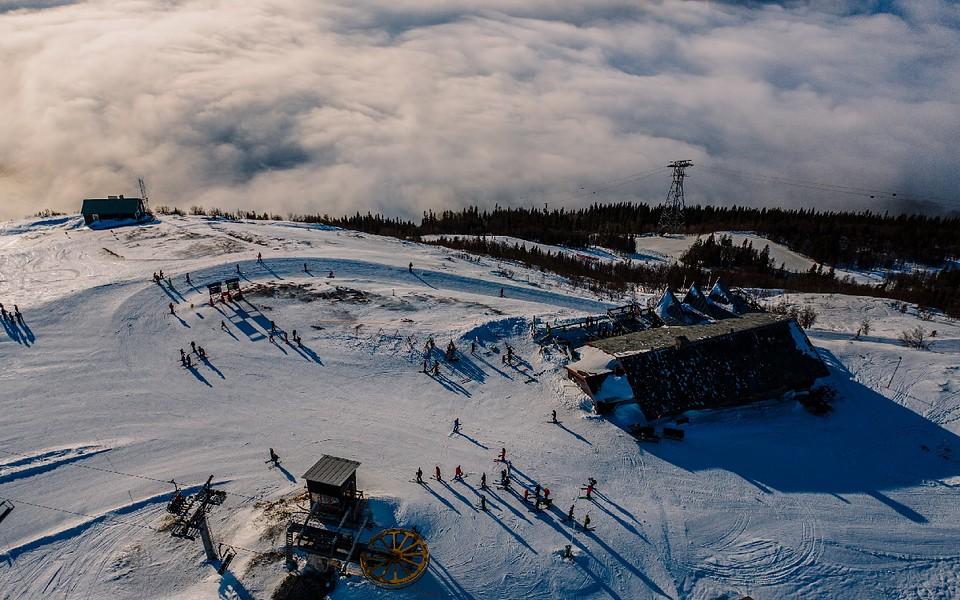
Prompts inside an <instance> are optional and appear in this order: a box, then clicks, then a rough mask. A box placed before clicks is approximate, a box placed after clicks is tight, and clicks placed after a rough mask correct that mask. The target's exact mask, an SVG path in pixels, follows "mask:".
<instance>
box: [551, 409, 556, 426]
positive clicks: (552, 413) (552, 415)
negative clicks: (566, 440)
mask: <svg viewBox="0 0 960 600" xmlns="http://www.w3.org/2000/svg"><path fill="white" fill-rule="evenodd" d="M550 418H551V420H552V421H553V422H554V423H557V422H558V421H557V411H556V410H554V411H553V412H551V413H550Z"/></svg>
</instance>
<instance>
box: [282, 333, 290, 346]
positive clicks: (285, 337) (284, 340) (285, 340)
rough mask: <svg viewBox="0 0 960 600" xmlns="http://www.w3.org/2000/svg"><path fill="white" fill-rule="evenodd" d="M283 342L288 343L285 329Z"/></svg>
mask: <svg viewBox="0 0 960 600" xmlns="http://www.w3.org/2000/svg"><path fill="white" fill-rule="evenodd" d="M283 343H284V344H289V343H290V340H289V339H288V338H287V332H286V331H284V332H283Z"/></svg>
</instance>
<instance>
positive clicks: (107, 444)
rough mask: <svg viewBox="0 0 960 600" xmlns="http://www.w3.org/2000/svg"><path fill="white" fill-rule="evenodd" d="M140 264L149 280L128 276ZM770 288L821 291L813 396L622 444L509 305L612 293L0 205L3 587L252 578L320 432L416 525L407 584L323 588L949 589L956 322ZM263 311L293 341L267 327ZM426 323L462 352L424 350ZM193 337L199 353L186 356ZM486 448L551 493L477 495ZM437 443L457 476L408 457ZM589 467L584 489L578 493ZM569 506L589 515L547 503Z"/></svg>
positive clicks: (954, 572)
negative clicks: (183, 529) (418, 477)
mask: <svg viewBox="0 0 960 600" xmlns="http://www.w3.org/2000/svg"><path fill="white" fill-rule="evenodd" d="M754 244H755V245H756V244H757V242H754ZM653 250H655V251H656V252H658V253H660V254H662V255H663V256H671V254H670V253H671V252H673V251H672V250H670V249H666V248H656V249H653ZM258 253H262V255H263V261H264V262H263V263H262V264H261V263H258V262H257V260H256V257H257V254H258ZM801 258H802V257H801ZM798 260H799V259H798ZM410 263H412V264H413V268H412V270H411V269H410V268H409V265H410ZM238 265H239V267H240V277H241V285H242V287H243V290H244V292H245V300H243V301H241V302H238V303H230V304H217V305H216V306H214V307H211V306H210V305H209V304H208V303H207V299H208V295H207V289H206V287H205V285H206V284H207V283H212V282H217V281H223V280H225V279H227V278H230V277H233V276H236V274H237V266H238ZM161 270H162V271H163V275H164V277H165V278H166V277H169V278H170V279H171V281H172V284H173V286H172V289H171V288H170V287H168V286H167V285H166V284H164V285H157V284H155V283H154V282H153V281H151V275H152V274H153V273H159V271H161ZM187 273H189V274H190V280H191V284H188V283H187V282H186V279H185V276H186V274H187ZM331 275H332V277H331ZM501 292H502V295H501ZM781 299H785V300H787V301H789V302H793V303H796V304H799V305H808V306H811V307H813V308H814V309H815V310H816V312H817V313H818V320H817V322H816V324H815V325H814V326H813V327H812V328H811V329H809V330H808V331H807V334H808V336H809V337H810V339H811V341H812V342H813V344H814V345H815V346H816V348H817V351H818V353H819V354H820V356H821V357H822V358H823V359H824V361H825V362H826V363H827V365H828V367H829V368H830V373H831V374H830V376H829V378H828V381H827V383H829V385H831V386H833V387H835V388H836V389H837V391H838V398H837V399H836V401H835V403H834V411H833V412H832V413H831V414H830V415H829V416H826V417H817V416H814V415H812V414H810V413H808V412H807V411H806V410H804V409H803V408H802V407H801V406H800V405H799V404H797V403H795V402H789V401H781V402H769V403H761V404H756V405H752V406H749V407H745V408H737V409H729V410H723V411H703V412H697V413H693V414H690V415H689V417H690V423H689V425H687V426H686V439H685V440H684V441H682V442H669V441H664V442H662V443H660V444H657V445H638V443H637V442H636V440H635V439H634V438H633V437H632V436H630V435H629V434H627V432H626V431H624V430H623V429H622V428H620V427H619V426H618V425H617V424H616V423H614V422H612V421H613V420H615V419H607V418H602V417H598V416H597V415H594V414H592V413H591V412H590V410H589V408H588V407H589V404H588V403H587V402H586V398H585V396H584V395H583V393H582V392H581V391H580V390H579V388H578V387H577V386H576V385H575V384H574V383H573V382H571V381H569V380H568V379H566V377H565V373H564V370H563V369H562V368H561V367H562V365H563V363H564V361H565V360H566V359H565V358H564V357H563V356H561V355H560V354H559V353H555V352H549V351H547V352H545V353H540V352H539V348H538V347H537V346H536V345H535V344H534V343H533V341H532V340H531V339H530V335H529V332H530V327H531V324H532V322H533V320H534V318H536V319H538V320H547V321H553V320H554V319H569V318H572V317H578V316H584V315H588V314H594V313H598V312H602V311H604V310H606V308H608V307H609V306H610V305H609V304H608V303H607V302H605V301H602V300H600V299H598V298H595V297H590V296H589V295H587V294H586V293H585V292H584V291H583V290H579V289H574V288H572V287H570V286H569V285H567V284H566V283H565V282H564V281H562V280H561V279H560V278H558V277H554V276H552V275H549V274H543V273H541V272H539V271H536V270H531V269H525V268H523V267H522V266H518V265H510V267H509V269H503V268H501V265H499V264H498V263H497V262H495V261H492V260H489V259H486V258H482V257H470V256H464V255H463V254H462V253H460V252H455V251H452V250H447V249H445V248H441V247H436V246H427V245H420V244H415V243H410V242H404V241H401V240H397V239H393V238H383V237H377V236H371V235H366V234H359V233H355V232H351V231H344V230H337V229H330V228H325V227H321V226H310V225H303V224H294V223H286V222H235V221H226V220H216V219H206V218H200V217H164V218H163V220H162V221H160V222H158V223H154V224H151V225H144V226H135V227H125V228H118V229H113V230H99V231H94V230H90V229H88V228H86V227H84V226H83V225H82V222H81V221H80V220H79V218H77V217H64V218H54V219H46V220H34V221H22V222H16V223H7V224H3V225H0V302H2V303H3V304H4V307H5V309H6V310H12V308H13V305H14V304H16V305H17V306H18V307H19V310H20V311H21V313H22V314H23V318H24V320H23V323H22V324H21V323H16V322H14V323H7V324H6V325H5V328H4V331H0V364H2V369H0V414H2V416H3V418H2V419H0V498H6V499H9V500H10V501H11V502H12V504H13V505H14V506H15V509H14V510H13V511H12V512H11V513H10V514H8V515H7V517H6V518H5V519H3V520H2V522H0V552H2V555H3V556H4V558H5V563H4V564H0V597H3V598H41V597H49V598H104V599H106V598H110V599H114V598H144V597H147V598H217V597H220V598H268V597H270V595H271V593H272V592H273V590H274V589H275V588H276V587H277V586H278V585H279V584H280V582H281V581H282V580H283V579H284V577H286V572H285V570H284V568H283V560H282V558H283V557H282V552H281V551H282V546H283V534H282V531H283V528H282V526H283V525H285V521H284V518H285V515H286V513H284V512H283V510H288V509H289V506H294V505H295V504H296V502H283V503H278V501H280V500H282V499H285V498H288V497H291V496H295V495H298V494H300V492H301V491H302V489H303V480H302V479H300V476H301V475H302V474H303V473H304V471H306V470H307V469H308V468H309V467H310V466H311V465H312V464H314V462H315V461H316V460H317V459H318V458H320V456H321V455H323V454H332V455H336V456H343V457H347V458H350V459H354V460H357V461H359V462H361V463H362V464H361V466H360V469H359V475H358V484H359V487H360V489H362V490H363V491H364V492H365V494H366V496H367V497H369V498H371V504H372V508H373V512H374V516H375V520H376V522H377V525H378V526H379V527H387V526H391V525H399V526H402V527H408V528H412V527H416V528H417V529H418V531H420V532H421V534H422V535H423V536H424V537H425V538H426V540H427V542H428V543H429V545H430V553H431V563H430V568H429V571H428V572H427V574H426V576H424V577H423V578H422V579H420V580H419V581H418V582H417V583H416V584H414V585H413V586H411V587H409V588H406V589H403V590H399V591H384V590H381V589H379V588H376V587H374V586H373V585H372V584H370V583H369V582H366V581H364V580H362V579H359V578H352V579H349V580H344V581H342V582H341V584H340V585H339V586H338V587H337V589H336V591H335V592H334V593H333V597H334V598H369V597H378V598H379V597H383V598H397V599H401V598H422V597H453V598H464V599H470V598H475V599H481V598H622V599H624V600H626V599H634V598H717V597H723V598H740V597H742V596H745V595H750V596H752V597H754V598H786V597H810V598H836V597H850V598H878V597H882V598H897V597H919V598H949V597H957V596H960V581H958V579H960V575H958V573H960V549H958V545H957V540H958V539H960V518H958V517H960V508H958V506H960V503H958V500H960V439H958V437H957V435H958V433H960V367H958V364H960V360H958V358H960V326H958V324H957V323H956V322H955V321H951V320H948V319H945V318H942V317H940V316H938V315H926V314H925V315H923V318H921V316H920V315H918V314H917V312H916V310H915V307H910V308H908V309H907V310H906V311H905V312H901V310H900V309H899V306H898V303H896V302H892V301H887V300H878V299H872V298H859V297H848V296H839V295H812V294H804V295H792V296H790V297H787V298H781V297H776V298H771V299H769V301H770V302H776V301H779V300H781ZM170 304H172V305H173V308H174V310H173V312H174V314H171V312H170V310H169V305H170ZM864 319H867V320H868V321H869V322H870V327H869V333H863V332H862V331H861V334H860V335H859V336H856V333H857V330H858V329H860V330H862V329H863V321H864ZM924 319H927V320H924ZM271 322H275V324H276V326H277V327H278V328H280V329H281V330H284V331H286V332H289V333H292V331H293V330H296V331H297V333H298V334H299V335H300V336H301V337H302V339H303V346H302V347H297V346H296V345H295V344H286V343H282V342H280V341H279V340H278V342H277V343H271V342H270V339H269V338H270V336H269V331H270V324H271ZM221 324H222V325H221ZM918 326H919V327H923V328H924V329H925V330H926V331H927V332H930V331H932V330H936V336H935V337H932V338H930V340H931V342H932V343H931V346H930V349H929V350H916V349H911V348H907V347H905V346H903V345H902V344H901V343H900V342H899V337H900V335H901V333H902V332H903V331H904V330H908V329H913V328H915V327H918ZM428 338H433V339H434V340H436V343H437V345H438V346H439V347H440V348H441V349H442V348H443V347H445V346H446V344H447V342H448V341H451V340H452V341H453V342H454V343H455V344H456V345H457V346H458V347H459V348H460V350H461V354H462V359H461V360H460V361H459V362H457V363H445V362H441V371H440V374H439V375H438V376H431V375H428V374H424V373H422V372H421V371H422V363H423V355H422V349H423V346H424V343H425V342H426V340H427V339H428ZM474 340H477V341H478V348H477V352H476V354H475V355H471V354H470V352H469V346H470V343H471V341H474ZM191 342H196V343H197V344H198V345H200V346H202V347H203V348H204V349H205V351H206V353H207V355H208V357H209V360H208V362H207V363H199V364H198V365H196V366H195V367H193V368H191V369H186V368H184V367H183V366H181V363H180V349H181V348H183V349H186V350H187V351H189V350H190V343H191ZM505 344H509V345H510V346H511V347H512V348H513V351H514V352H515V354H516V357H517V360H516V361H515V362H514V363H513V364H512V365H507V364H504V363H503V362H502V359H501V356H502V353H503V351H504V348H505ZM553 410H556V411H557V416H558V419H559V421H560V423H559V424H553V423H551V422H550V414H551V411H553ZM455 418H459V419H460V421H461V423H462V434H461V435H450V432H451V427H452V423H453V421H454V419H455ZM268 448H273V449H275V450H276V452H277V453H278V454H279V455H280V457H281V458H282V461H283V462H282V466H283V468H282V469H271V468H268V466H267V465H266V464H265V462H264V461H265V460H266V459H267V458H268ZM501 448H506V452H507V456H508V458H510V459H511V460H512V461H513V471H514V477H515V481H516V483H517V486H516V487H515V489H516V490H522V489H523V487H522V486H529V487H531V488H532V486H533V485H535V484H537V483H539V484H541V485H543V486H546V487H548V488H550V490H551V492H552V497H553V498H555V502H556V505H555V507H554V509H552V510H546V511H541V512H536V511H534V510H532V507H531V506H530V505H529V504H525V503H524V502H523V500H522V497H521V495H522V491H519V493H516V494H511V493H509V492H508V491H506V490H498V489H493V490H491V491H490V492H489V493H487V494H486V495H487V501H488V508H489V510H488V511H486V512H484V511H480V510H478V506H477V505H478V502H479V493H480V492H479V480H480V477H481V474H482V473H486V475H487V477H488V478H490V479H491V481H493V480H494V479H495V478H496V476H497V474H498V473H499V469H500V467H499V466H498V465H497V464H496V463H495V462H494V460H493V459H494V458H495V457H496V455H498V454H499V452H500V450H501ZM458 465H460V466H462V468H463V470H464V471H465V472H466V475H467V476H466V478H465V480H464V481H463V482H451V483H440V482H437V481H433V480H428V483H427V485H424V486H421V485H418V484H416V483H414V482H412V481H411V480H413V479H414V477H415V472H416V470H417V468H418V467H420V468H422V469H423V471H424V472H425V473H432V472H433V471H434V468H435V467H436V466H439V467H440V469H441V470H442V472H443V474H444V475H445V479H449V477H451V476H452V474H453V470H454V468H455V467H456V466H458ZM211 474H212V475H213V476H214V482H216V484H217V486H218V488H219V489H223V490H226V491H227V492H228V496H227V499H226V502H225V503H224V504H223V505H222V506H220V507H217V508H214V509H213V510H211V512H210V517H211V527H212V529H213V532H214V537H215V541H216V542H219V543H223V544H226V545H230V546H233V547H235V548H236V549H237V558H236V559H235V560H234V561H233V562H232V563H231V564H230V568H229V570H228V571H227V572H226V573H225V574H224V575H222V576H221V575H219V574H218V573H217V572H216V570H215V569H214V568H212V566H211V565H210V564H208V563H205V562H204V558H203V551H202V548H201V545H200V543H199V541H197V542H191V541H188V540H181V539H175V538H172V537H171V536H170V535H169V532H168V531H167V528H168V527H169V524H170V518H169V516H168V515H167V514H166V512H165V510H164V507H165V505H166V503H167V501H168V500H169V498H170V495H171V492H172V491H173V489H174V488H173V485H171V484H169V483H165V482H167V481H169V480H171V479H175V480H176V482H177V483H178V484H179V485H180V486H181V487H182V488H183V489H184V490H185V491H196V489H198V486H200V485H202V484H203V483H204V482H205V481H206V480H207V478H208V477H209V476H210V475H211ZM590 477H594V478H596V479H597V480H598V484H597V490H598V492H599V493H598V494H597V495H596V496H595V497H594V499H593V500H589V501H588V500H585V499H581V498H578V496H579V495H580V494H581V493H582V492H581V490H580V488H581V486H583V485H584V484H585V482H586V481H587V480H588V478H590ZM531 493H532V492H531ZM299 501H300V502H302V499H301V500H299ZM571 504H574V513H575V516H576V518H577V520H578V521H580V522H582V519H583V517H584V516H586V515H589V516H590V519H591V524H592V526H593V527H594V530H593V531H582V530H576V529H575V528H573V527H571V525H570V523H568V522H566V521H565V519H564V516H565V514H566V512H567V510H568V509H569V507H570V505H571ZM278 507H281V508H278ZM282 507H288V508H286V509H283V508H282ZM567 544H571V545H572V548H573V559H572V560H564V559H563V558H561V556H560V553H561V551H562V550H563V548H564V546H565V545H567Z"/></svg>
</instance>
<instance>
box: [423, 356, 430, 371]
mask: <svg viewBox="0 0 960 600" xmlns="http://www.w3.org/2000/svg"><path fill="white" fill-rule="evenodd" d="M429 362H430V361H429V360H428V359H426V358H425V359H423V372H424V373H426V372H427V371H429V370H430V365H429V364H427V363H429Z"/></svg>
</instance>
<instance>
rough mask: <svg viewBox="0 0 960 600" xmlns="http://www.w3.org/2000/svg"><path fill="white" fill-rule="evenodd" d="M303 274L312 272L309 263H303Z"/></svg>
mask: <svg viewBox="0 0 960 600" xmlns="http://www.w3.org/2000/svg"><path fill="white" fill-rule="evenodd" d="M303 272H304V273H309V272H310V269H308V268H307V263H303Z"/></svg>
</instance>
